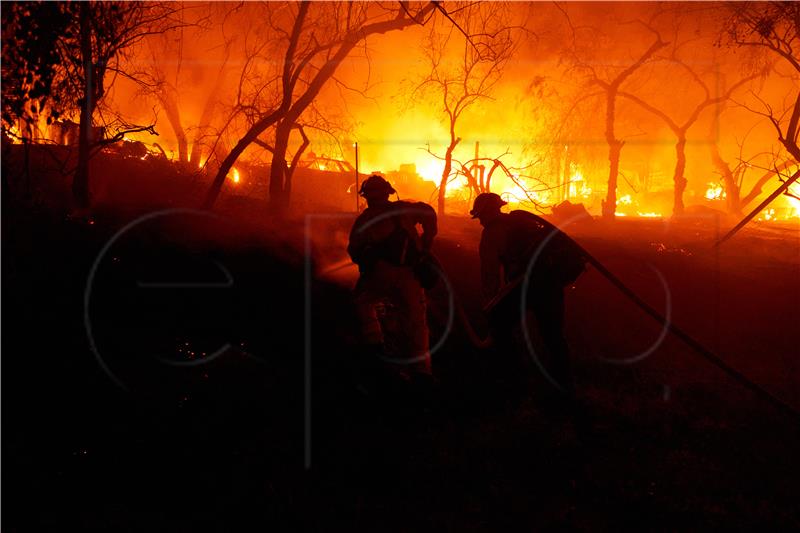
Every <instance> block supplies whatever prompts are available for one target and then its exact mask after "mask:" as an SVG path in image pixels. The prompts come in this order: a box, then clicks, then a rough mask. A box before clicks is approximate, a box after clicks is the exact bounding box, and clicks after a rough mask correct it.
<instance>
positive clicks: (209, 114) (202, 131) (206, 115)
mask: <svg viewBox="0 0 800 533" xmlns="http://www.w3.org/2000/svg"><path fill="white" fill-rule="evenodd" d="M222 81H223V77H222V74H220V75H219V76H218V77H217V82H216V84H215V85H214V89H213V90H212V91H211V94H209V95H208V100H206V105H205V106H204V107H203V114H202V115H200V123H199V124H198V125H197V133H196V134H195V136H194V140H193V141H192V152H191V154H189V162H190V163H192V164H193V165H194V166H196V167H198V168H199V167H200V159H201V158H202V155H203V139H204V137H205V136H206V134H207V131H208V127H209V126H210V125H211V121H212V120H213V118H214V108H215V107H216V105H217V95H218V94H219V92H220V88H221V87H222Z"/></svg>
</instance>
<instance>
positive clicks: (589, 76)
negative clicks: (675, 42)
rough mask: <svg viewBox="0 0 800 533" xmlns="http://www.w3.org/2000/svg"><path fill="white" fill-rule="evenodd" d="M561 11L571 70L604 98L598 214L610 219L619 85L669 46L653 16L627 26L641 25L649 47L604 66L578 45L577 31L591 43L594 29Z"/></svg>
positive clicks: (586, 47)
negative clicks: (603, 180) (604, 181)
mask: <svg viewBox="0 0 800 533" xmlns="http://www.w3.org/2000/svg"><path fill="white" fill-rule="evenodd" d="M559 9H561V10H562V12H563V14H564V16H565V17H566V19H567V22H568V25H569V28H570V30H571V34H572V45H571V47H570V49H569V51H568V55H569V60H570V63H571V65H572V68H573V69H576V70H577V71H578V72H580V73H582V74H583V75H584V76H585V77H586V81H587V87H591V86H596V87H598V88H599V89H600V91H601V94H602V95H603V96H604V97H605V131H604V135H605V140H606V143H607V144H608V162H609V171H608V192H607V193H606V199H605V201H603V208H602V214H603V217H605V218H611V219H613V218H614V215H615V213H616V206H617V178H618V176H619V160H620V154H621V153H622V147H623V146H624V144H625V143H624V141H623V140H621V139H618V138H617V134H616V132H615V124H616V118H617V111H616V107H617V97H618V96H619V95H620V91H621V89H622V85H623V84H624V83H625V82H626V81H627V80H628V79H629V78H630V77H631V76H632V75H633V74H634V73H635V72H636V71H637V70H639V69H640V68H642V67H643V66H644V65H645V64H647V63H648V62H650V61H652V60H653V58H654V56H655V54H656V53H657V52H658V51H659V50H661V49H662V48H665V47H666V46H667V45H668V44H669V43H668V42H665V41H664V40H663V39H662V38H661V34H660V33H659V31H658V30H657V29H655V28H654V26H653V20H654V19H655V18H656V17H657V16H658V15H659V14H660V12H658V11H656V13H655V14H654V15H653V16H652V17H651V18H650V20H649V21H647V22H644V21H642V20H638V19H637V20H635V21H634V22H632V23H629V24H637V25H639V26H642V27H643V28H644V29H645V30H646V31H647V32H648V33H649V34H650V35H652V41H651V43H650V45H649V46H648V47H647V48H646V49H644V50H643V51H641V52H639V54H638V55H637V56H636V57H635V58H634V59H633V60H632V61H630V62H628V63H625V64H612V65H605V64H602V63H600V62H594V61H590V60H589V59H588V57H591V55H592V54H593V53H595V51H594V50H593V48H592V47H590V46H589V45H586V44H585V43H584V44H583V45H579V32H583V31H588V32H589V33H590V38H589V41H590V42H592V43H594V42H595V41H596V36H597V33H598V30H596V29H593V28H586V27H578V26H575V25H574V24H573V23H572V20H571V18H570V15H569V14H568V12H567V11H566V9H565V8H559Z"/></svg>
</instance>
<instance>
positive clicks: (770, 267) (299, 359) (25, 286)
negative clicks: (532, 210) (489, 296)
mask: <svg viewBox="0 0 800 533" xmlns="http://www.w3.org/2000/svg"><path fill="white" fill-rule="evenodd" d="M251 204H252V205H251V207H250V208H243V207H242V206H243V205H245V206H246V205H250V204H248V202H247V201H245V202H244V203H241V202H240V203H239V204H235V205H236V207H235V209H227V210H226V208H225V207H224V204H223V206H222V208H221V209H220V210H219V211H218V212H217V214H215V215H214V216H211V217H210V216H207V215H203V214H201V213H198V212H194V211H171V212H165V213H164V214H163V216H154V215H152V213H153V211H154V209H155V208H153V207H151V208H147V209H139V210H131V209H129V210H127V211H124V212H123V211H122V210H120V209H115V210H111V209H106V210H103V209H100V210H97V211H96V212H95V213H93V214H92V215H86V216H80V217H75V216H69V215H67V214H66V213H64V212H59V211H58V210H54V209H50V208H44V207H38V208H36V207H30V206H24V207H23V206H22V205H20V204H15V203H10V202H7V203H6V205H5V206H4V224H3V242H4V250H3V251H4V254H3V282H4V288H5V295H4V306H5V309H4V310H5V321H4V326H5V327H4V330H5V331H4V332H5V335H4V338H3V348H4V350H3V351H4V358H3V363H4V365H3V366H4V368H3V370H4V380H3V386H4V392H5V402H4V403H5V405H4V410H3V415H4V422H5V424H4V437H5V438H4V449H3V452H4V458H5V463H6V471H5V483H6V490H7V493H6V494H7V501H6V509H7V513H6V526H7V527H8V529H9V530H10V531H11V530H26V529H37V530H38V529H49V528H59V529H65V528H66V529H82V530H98V531H99V530H108V529H109V528H113V529H118V530H139V529H142V528H148V529H150V530H153V529H155V530H165V531H167V530H169V531H176V530H187V531H188V530H197V529H208V528H210V529H218V530H230V529H237V528H241V527H245V526H246V525H251V524H254V523H256V524H260V525H261V526H263V527H269V528H276V529H292V530H296V529H297V528H299V527H312V528H315V529H329V528H337V529H338V528H339V527H350V528H358V529H369V530H374V529H388V530H398V531H403V530H410V529H427V528H437V529H448V530H496V529H498V528H512V527H516V526H527V527H533V528H541V527H555V526H557V525H559V524H564V523H567V524H569V525H570V526H572V527H574V528H576V529H592V530H595V529H619V528H620V527H625V528H627V527H630V528H633V527H635V528H637V529H639V528H642V529H655V530H662V529H678V528H685V527H724V528H749V527H756V526H757V525H760V524H764V523H768V524H771V525H773V526H777V527H787V526H788V527H792V526H794V527H797V526H798V524H800V517H799V516H798V514H797V510H796V506H795V503H796V502H795V495H796V494H797V490H798V486H797V483H798V481H797V480H798V479H800V476H798V474H800V472H799V471H798V468H797V462H796V461H795V460H794V455H795V453H794V452H795V450H796V449H797V446H798V443H799V442H800V429H799V428H800V425H798V420H797V418H792V417H789V416H786V415H785V414H783V413H780V412H778V411H776V410H775V409H774V408H773V407H772V406H771V405H769V404H768V403H766V402H764V401H763V400H762V399H760V398H759V397H756V396H755V395H753V394H751V393H750V392H747V391H745V390H743V389H742V388H741V387H740V386H739V385H738V384H736V383H734V382H733V381H732V380H730V379H729V378H728V377H727V376H725V375H724V374H723V373H721V372H720V371H719V370H718V369H717V368H715V367H714V366H712V365H710V364H709V363H708V362H706V361H705V360H703V359H702V358H700V357H698V356H697V355H696V354H695V353H693V352H692V351H691V350H690V349H688V348H687V347H685V346H684V345H682V344H681V343H680V342H679V341H677V340H676V339H674V338H672V337H669V336H668V337H667V338H666V339H665V340H664V341H663V343H660V344H659V345H658V346H657V348H656V349H655V351H654V352H653V353H652V354H651V355H650V356H649V357H646V358H644V359H643V360H641V361H637V362H635V363H631V364H618V363H620V362H621V361H622V360H625V359H628V358H631V357H633V356H635V355H636V354H639V353H641V351H642V350H644V349H646V348H647V347H648V346H650V345H651V344H652V343H653V342H654V341H655V340H656V339H657V338H658V335H659V330H660V328H659V326H658V325H657V324H655V323H654V322H652V321H651V320H650V319H649V318H647V317H646V316H644V315H643V314H642V313H641V312H640V311H639V310H638V309H637V308H635V307H634V306H633V305H632V304H630V303H629V302H628V301H627V300H625V299H624V298H623V297H622V296H621V295H619V294H618V293H617V292H616V291H615V290H614V289H613V288H611V287H610V285H609V284H608V283H607V282H606V281H605V280H604V279H603V278H602V277H600V276H599V275H598V274H597V272H595V271H592V270H591V269H590V271H589V272H587V273H586V274H584V275H583V277H582V278H581V279H580V280H579V281H578V282H577V284H576V286H575V288H574V289H572V290H570V292H569V294H568V301H567V302H568V318H567V328H568V329H567V331H568V339H569V342H570V344H571V347H572V349H573V352H574V368H575V372H576V379H577V383H578V386H579V390H580V393H581V397H582V398H583V404H584V406H585V412H586V417H587V418H586V420H587V421H588V422H587V425H586V426H585V427H584V426H581V427H578V426H576V424H575V423H574V421H573V420H571V419H570V418H569V417H553V416H551V415H549V414H547V412H546V411H543V410H542V409H541V404H540V403H539V402H540V399H539V397H540V393H541V388H537V387H541V383H537V381H536V379H535V377H532V378H531V379H530V380H529V381H530V385H531V387H530V388H529V389H527V390H522V391H520V390H519V388H518V387H517V388H515V387H514V386H515V385H516V384H517V383H518V380H517V379H515V378H516V377H515V376H510V375H508V374H507V373H506V371H505V370H504V368H506V367H504V366H503V364H502V361H503V354H497V353H494V352H493V351H491V350H488V351H480V350H477V349H475V348H474V347H472V346H471V345H470V344H469V342H468V340H467V337H466V336H465V335H464V334H463V332H462V331H461V329H460V328H458V327H456V328H455V329H454V331H453V332H452V333H451V334H450V335H449V337H448V338H447V340H446V342H445V344H444V345H443V347H442V349H441V350H440V351H439V352H438V353H436V354H435V355H434V367H435V370H436V371H437V373H438V375H439V377H440V380H441V383H440V387H439V389H438V390H437V391H436V393H435V394H434V396H433V397H432V398H428V399H420V398H417V397H414V396H412V395H409V394H408V392H407V391H406V392H403V391H402V390H397V391H395V390H393V389H391V388H390V387H391V385H390V384H388V385H386V387H384V388H381V389H380V391H379V392H378V393H377V394H376V393H374V392H373V394H371V395H368V396H364V395H363V394H361V393H360V392H359V391H358V389H357V388H356V387H354V384H353V379H352V365H351V364H350V363H349V362H348V361H349V360H350V357H351V355H352V354H353V350H354V346H353V345H354V337H355V331H354V325H353V321H352V317H351V308H350V303H349V292H348V288H349V287H348V285H349V283H350V281H351V280H352V279H353V275H354V272H353V270H352V267H347V266H346V263H343V262H342V260H343V259H345V256H344V251H343V246H342V244H343V242H344V238H345V236H346V231H347V229H348V228H349V224H350V223H351V218H350V217H349V216H348V215H346V214H339V215H337V217H336V218H333V219H330V218H328V217H327V215H325V216H318V219H316V221H315V222H314V224H315V225H314V232H313V235H312V239H311V241H310V244H311V249H312V251H313V256H312V257H313V261H312V263H311V266H312V267H313V272H315V273H319V275H315V276H314V278H315V279H314V281H313V284H312V286H311V290H310V291H309V292H308V295H309V296H310V299H309V300H308V301H309V302H310V304H311V305H310V308H309V309H310V311H311V317H312V321H311V325H312V328H311V335H312V337H311V347H312V350H311V359H310V361H311V363H312V366H311V370H312V372H311V374H310V378H311V379H310V389H307V388H306V386H307V385H308V384H309V381H306V379H305V377H306V374H305V372H306V369H307V367H306V366H305V362H304V349H305V346H306V344H305V341H304V339H305V337H304V334H305V326H306V321H305V316H306V312H307V309H306V307H305V305H306V299H305V295H306V284H305V270H304V268H305V265H306V263H305V259H306V257H305V255H304V246H305V240H304V228H305V221H306V219H305V218H304V217H302V216H299V215H295V216H290V217H289V218H286V219H274V218H270V217H267V216H264V215H261V214H260V205H261V204H260V203H258V202H255V201H253V202H251ZM162 207H163V206H162ZM148 213H150V215H148ZM142 215H145V218H144V219H141V218H140V219H139V223H137V224H136V225H134V226H130V223H131V222H132V221H134V220H136V219H137V217H141V216H142ZM148 217H149V218H148ZM724 224H725V223H724V222H722V225H723V226H724ZM126 226H130V227H129V228H128V230H126V231H125V232H123V233H122V234H120V233H118V232H119V231H120V230H121V229H123V228H125V227H126ZM441 226H442V232H441V235H440V237H439V238H438V241H437V243H436V247H435V251H436V254H437V255H438V257H439V258H440V260H441V261H442V263H443V265H444V267H445V270H446V271H447V273H448V275H449V279H450V282H451V284H452V286H453V288H454V290H455V292H456V294H457V295H458V298H459V300H460V301H461V302H462V304H463V305H464V307H465V309H466V310H467V314H468V315H469V317H470V319H471V320H472V321H473V323H474V324H475V327H476V328H477V329H478V330H481V329H482V327H483V326H484V324H483V323H482V317H481V315H480V313H479V303H478V296H477V294H476V290H475V287H476V285H477V279H478V277H477V276H478V263H477V257H476V253H475V252H476V247H477V239H478V236H479V227H478V225H477V223H475V222H474V221H471V220H469V219H467V218H458V217H453V218H448V219H446V220H444V221H443V222H442V224H441ZM567 231H569V232H570V233H571V235H573V236H574V237H575V238H576V239H577V240H578V241H579V242H581V244H583V245H584V246H585V247H586V248H587V249H589V250H590V251H591V252H592V253H593V254H595V255H596V256H597V257H598V259H600V260H601V261H603V262H604V263H606V264H607V265H608V267H609V268H610V269H611V270H613V271H614V272H615V273H616V274H617V275H618V276H619V277H620V278H622V279H623V280H624V281H625V282H626V283H628V284H629V285H630V286H631V287H632V288H633V289H635V290H636V291H637V292H638V293H639V294H641V296H642V297H643V298H645V299H646V300H647V301H648V302H650V303H651V304H652V305H654V306H655V307H657V308H659V309H664V306H665V303H666V297H665V294H666V292H665V287H666V291H668V293H669V296H670V299H671V304H672V319H673V320H674V321H675V323H677V324H679V325H680V326H681V327H682V328H684V329H685V330H686V331H687V332H689V333H690V334H691V335H693V336H694V337H696V338H697V339H698V340H699V341H700V342H702V343H703V344H704V345H706V346H707V347H709V348H710V349H712V350H713V351H715V352H716V353H718V354H719V355H720V356H721V357H723V358H724V360H725V361H726V362H728V363H729V364H731V365H733V366H735V367H736V368H737V369H739V370H740V371H741V372H743V373H744V374H746V375H747V376H748V377H749V378H751V379H752V380H753V381H754V382H757V383H759V384H760V385H761V386H763V387H764V388H765V389H767V390H769V391H770V392H772V393H773V394H774V395H776V396H779V397H781V398H782V399H784V400H785V401H786V402H787V403H790V404H792V405H794V406H797V405H800V397H798V396H797V387H796V385H797V383H798V380H800V367H799V366H798V363H797V360H796V340H795V339H794V338H793V334H792V332H793V331H794V328H795V327H796V324H797V319H798V315H797V313H798V308H797V301H798V297H800V277H799V276H798V275H797V274H798V268H797V267H798V238H797V229H796V227H791V226H778V225H771V226H762V227H758V228H753V229H749V230H746V231H745V232H744V233H743V234H742V235H740V236H738V237H737V239H736V240H735V241H732V242H730V243H728V244H727V245H725V246H724V247H722V248H720V249H719V250H718V251H713V252H712V251H711V246H710V245H711V243H712V242H713V240H714V238H715V237H716V236H718V235H719V234H720V233H719V232H720V231H721V230H720V229H719V227H718V226H717V221H715V220H714V219H708V218H701V219H694V220H684V221H682V222H680V223H678V222H674V223H667V222H660V221H659V222H656V221H627V220H626V221H618V222H617V223H615V224H613V225H604V224H599V223H593V224H588V225H586V224H585V225H583V226H575V227H573V228H567ZM115 235H116V236H117V237H116V240H115V241H114V242H112V244H111V245H110V246H108V244H109V241H110V240H111V239H114V238H115ZM103 252H104V253H103ZM101 253H102V254H101ZM98 257H99V260H98ZM95 264H96V265H97V267H96V268H95V269H94V272H95V275H94V276H93V277H92V276H90V274H91V273H92V272H93V266H94V265H95ZM648 265H651V266H648ZM331 266H332V267H334V269H333V271H332V269H331V268H329V267H331ZM336 266H342V268H340V269H338V270H336V269H335V267H336ZM656 271H658V272H660V273H661V275H662V276H663V280H664V283H665V285H664V284H662V282H660V281H659V277H658V274H656V273H655V272H656ZM230 280H232V283H228V282H229V281H230ZM174 282H179V286H177V287H176V286H174ZM148 283H149V285H148ZM159 283H161V284H162V285H159ZM166 283H173V286H166V285H164V284H166ZM87 284H88V285H89V286H90V287H91V290H90V291H89V293H88V296H87V290H86V289H87ZM181 284H182V285H181ZM431 297H432V300H433V302H432V312H431V322H432V330H433V332H434V335H440V334H442V332H443V329H444V318H445V317H446V316H447V313H446V311H447V305H446V302H447V298H446V291H445V290H444V288H443V287H439V288H438V289H436V290H435V291H433V293H432V295H431ZM87 301H88V302H89V312H88V315H86V314H85V311H86V309H85V305H84V304H85V302H87ZM87 316H88V321H89V323H90V328H91V333H92V336H91V339H92V341H93V342H94V343H95V348H96V350H97V351H96V353H93V351H92V345H91V344H90V342H89V336H87V327H86V320H87ZM220 346H228V348H227V349H225V350H224V351H223V353H221V355H219V357H216V358H215V359H213V360H210V361H204V359H205V358H207V357H209V356H210V355H211V354H212V353H214V351H215V350H216V349H217V348H219V347H220ZM198 361H200V362H199V364H198ZM609 361H612V362H609ZM613 361H616V363H617V364H613ZM101 363H102V364H101ZM103 365H105V366H106V367H107V370H109V371H110V374H111V375H109V373H108V372H106V371H104V369H103ZM531 372H532V374H531V375H532V376H534V374H533V369H531ZM115 379H116V380H118V381H119V382H120V383H121V384H122V385H123V387H120V386H118V385H119V384H118V383H115ZM306 390H308V391H309V397H310V399H311V404H310V405H311V426H310V428H311V440H310V441H309V442H310V446H311V456H310V457H311V468H310V469H308V470H307V469H305V468H304V459H305V457H304V453H305V450H306V445H307V442H306V437H307V433H306V431H307V429H308V428H307V427H306V426H304V423H305V420H306V418H305V416H306V414H307V412H306V410H305V409H306V407H307V405H306V404H305V398H306V396H305V394H306Z"/></svg>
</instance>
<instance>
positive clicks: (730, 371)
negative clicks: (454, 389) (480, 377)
mask: <svg viewBox="0 0 800 533" xmlns="http://www.w3.org/2000/svg"><path fill="white" fill-rule="evenodd" d="M537 218H538V221H539V222H540V223H541V224H542V225H544V227H545V228H546V229H548V230H550V232H551V235H554V234H555V233H557V232H561V230H560V229H558V228H557V227H556V226H555V225H553V224H552V223H550V222H548V221H547V220H545V219H543V218H541V217H537ZM561 233H562V234H563V235H564V236H565V237H566V238H567V239H569V241H570V242H571V243H572V245H574V246H575V247H577V249H578V250H579V251H580V252H581V255H582V256H583V258H584V259H585V260H586V262H587V263H588V264H590V265H592V266H593V267H594V268H595V269H596V270H597V271H598V273H599V274H600V275H602V276H603V277H604V278H606V279H607V280H608V281H609V282H611V284H612V285H613V286H614V287H616V288H617V290H619V291H620V292H621V293H622V294H623V295H624V296H625V297H626V298H627V299H628V300H630V301H631V302H633V303H634V304H635V305H636V306H637V307H639V309H641V310H642V311H644V312H645V314H647V315H648V316H649V317H651V318H652V319H653V320H655V321H656V322H658V323H659V324H661V326H662V327H664V328H665V329H666V330H667V331H668V332H669V333H671V334H672V335H674V336H675V337H677V338H678V339H680V340H681V341H682V342H683V343H684V344H685V345H687V346H688V347H689V348H691V349H692V350H693V351H694V352H695V353H696V354H698V355H699V356H700V357H702V358H703V359H705V360H706V361H708V362H710V363H711V364H712V365H714V366H716V367H717V368H719V369H720V370H722V371H723V372H724V373H725V374H727V375H728V376H729V377H731V378H732V379H733V380H734V381H735V382H737V383H739V384H740V385H742V386H743V387H745V388H746V389H748V390H749V391H751V392H753V393H754V394H755V395H756V396H759V397H761V398H762V399H764V400H766V401H767V402H769V403H770V404H772V405H773V406H775V407H776V408H778V410H780V411H782V412H784V413H787V414H789V415H791V416H793V417H796V418H798V419H800V412H799V411H797V409H795V408H794V407H793V406H791V405H789V404H788V403H786V402H785V401H784V400H782V399H780V398H778V397H777V396H775V395H773V394H772V393H771V392H769V391H768V390H766V389H765V388H763V387H762V386H761V385H758V384H757V383H755V382H753V381H751V380H750V379H748V378H747V376H745V375H744V374H742V373H741V372H739V371H738V370H736V369H735V368H733V367H732V366H730V365H729V364H727V363H726V362H725V361H723V360H722V359H721V358H720V357H719V356H718V355H716V354H715V353H713V352H712V351H711V350H709V349H708V348H706V347H705V346H703V345H702V344H701V343H700V342H699V341H697V340H696V339H694V338H693V337H692V336H691V335H689V334H688V333H686V332H685V331H684V330H683V329H681V328H680V327H678V326H676V325H675V324H674V323H673V322H672V321H671V320H668V319H667V318H666V317H665V316H664V315H662V314H661V313H659V312H658V311H656V310H655V309H654V308H653V307H652V306H651V305H649V304H648V303H647V302H645V301H644V300H643V299H642V298H640V297H639V296H638V295H637V294H636V293H635V292H634V291H633V290H631V289H630V288H629V287H628V286H627V285H625V284H624V283H623V282H622V281H621V280H620V279H619V278H618V277H617V276H615V275H614V274H613V273H611V271H609V270H608V269H607V268H606V267H605V266H604V265H603V264H602V263H601V262H600V261H599V260H598V259H597V258H596V257H594V256H593V255H592V254H590V253H589V252H588V251H587V250H586V249H585V248H584V247H583V246H581V245H580V244H578V243H577V242H575V240H574V239H573V238H572V237H570V236H569V235H567V234H566V233H563V232H561ZM524 281H525V278H524V277H523V278H520V279H517V280H515V281H514V282H512V283H510V284H509V285H507V286H506V287H505V288H504V290H503V291H502V292H501V294H499V295H498V296H497V297H495V298H494V299H493V300H492V301H491V302H489V304H487V306H486V307H485V310H490V309H491V308H492V307H493V306H495V305H497V304H498V303H499V302H500V301H501V300H502V299H503V298H505V297H507V296H508V295H509V294H511V293H512V292H513V291H514V290H515V289H516V288H518V287H519V286H520V285H524ZM454 302H455V304H454V305H455V307H456V312H457V314H458V317H459V319H460V321H461V323H462V325H463V327H464V330H465V332H466V334H467V337H468V338H469V340H470V342H471V343H472V344H473V345H474V346H475V347H476V348H478V349H486V348H488V347H490V346H491V344H492V339H491V336H489V337H488V338H486V339H482V338H481V337H480V336H479V335H478V334H477V332H476V331H475V329H474V328H473V327H472V324H471V323H470V321H469V318H468V317H467V314H466V312H465V311H464V309H463V307H462V306H461V304H460V303H459V302H458V300H457V299H455V300H454Z"/></svg>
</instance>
